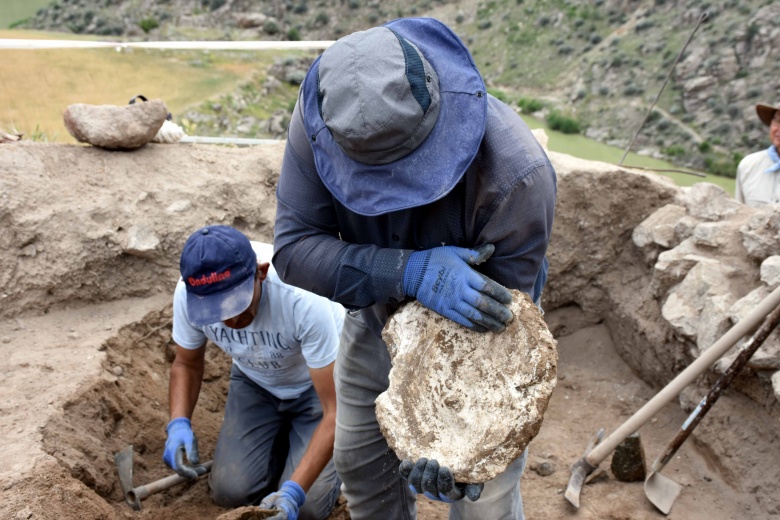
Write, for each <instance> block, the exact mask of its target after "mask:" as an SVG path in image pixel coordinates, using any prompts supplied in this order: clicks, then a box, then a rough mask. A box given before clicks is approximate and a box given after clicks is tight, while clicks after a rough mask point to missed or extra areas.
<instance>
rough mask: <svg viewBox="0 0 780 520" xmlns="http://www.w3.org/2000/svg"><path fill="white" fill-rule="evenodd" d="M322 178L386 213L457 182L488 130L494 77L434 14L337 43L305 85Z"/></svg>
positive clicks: (360, 207)
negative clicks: (489, 86) (488, 88)
mask: <svg viewBox="0 0 780 520" xmlns="http://www.w3.org/2000/svg"><path fill="white" fill-rule="evenodd" d="M302 100H303V114H304V125H305V127H306V133H307V135H308V136H309V141H310V144H311V147H312V151H313V153H314V161H315V164H316V166H317V172H318V173H319V176H320V178H321V179H322V182H323V183H324V184H325V186H326V187H327V188H328V190H329V191H330V192H331V194H332V195H333V196H334V197H335V198H336V199H337V200H338V201H339V202H341V203H342V204H343V205H344V206H346V207H347V208H348V209H349V210H351V211H353V212H355V213H358V214H360V215H365V216H374V215H381V214H384V213H389V212H392V211H399V210H403V209H408V208H413V207H417V206H422V205H424V204H429V203H431V202H434V201H436V200H438V199H440V198H442V197H444V196H445V195H446V194H447V193H449V192H450V191H451V190H452V188H454V187H455V185H456V184H457V182H458V181H459V180H460V178H461V177H462V176H463V173H464V172H465V171H466V168H468V166H469V165H470V164H471V162H472V161H473V160H474V157H475V155H476V154H477V151H478V150H479V146H480V143H481V142H482V137H483V135H484V133H485V120H486V118H487V96H486V94H485V83H484V81H483V80H482V76H481V75H480V74H479V71H478V70H477V67H476V65H475V64H474V60H473V59H472V57H471V54H469V52H468V50H467V49H466V47H465V46H464V45H463V42H461V40H460V39H459V38H458V36H457V35H456V34H455V33H454V32H453V31H452V30H451V29H450V28H448V27H447V26H446V25H444V24H443V23H441V22H439V21H438V20H435V19H433V18H403V19H400V20H394V21H392V22H388V23H386V24H385V25H383V26H381V27H375V28H373V29H369V30H367V31H361V32H356V33H353V34H350V35H349V36H345V37H344V38H341V39H340V40H338V41H337V42H336V43H334V44H333V45H332V46H330V47H329V48H328V49H327V50H326V51H325V52H324V53H323V54H322V55H321V56H320V57H319V58H317V60H316V61H315V62H314V63H313V64H312V66H311V68H310V69H309V71H308V73H307V75H306V79H305V80H304V82H303V87H302Z"/></svg>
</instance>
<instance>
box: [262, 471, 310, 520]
mask: <svg viewBox="0 0 780 520" xmlns="http://www.w3.org/2000/svg"><path fill="white" fill-rule="evenodd" d="M305 501H306V493H305V492H304V491H303V488H302V487H301V486H299V485H298V483H297V482H293V481H292V480H288V481H286V482H285V483H284V484H282V487H280V488H279V491H276V492H275V493H271V494H270V495H268V496H267V497H265V498H264V499H263V500H262V501H261V502H260V507H262V508H265V509H278V510H279V513H278V514H276V515H274V516H272V517H271V518H269V519H268V520H298V510H299V509H300V507H301V506H302V505H303V503H304V502H305Z"/></svg>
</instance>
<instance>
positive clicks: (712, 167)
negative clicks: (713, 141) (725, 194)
mask: <svg viewBox="0 0 780 520" xmlns="http://www.w3.org/2000/svg"><path fill="white" fill-rule="evenodd" d="M741 160H742V155H741V154H737V153H735V154H734V155H732V156H730V157H729V156H723V155H715V156H712V155H708V156H707V157H705V158H704V168H705V169H706V170H707V171H708V172H709V173H711V174H713V175H720V176H721V177H729V178H732V179H733V178H734V177H736V176H737V166H738V165H739V161H741Z"/></svg>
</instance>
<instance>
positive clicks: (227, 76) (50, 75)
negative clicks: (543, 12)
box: [0, 31, 278, 142]
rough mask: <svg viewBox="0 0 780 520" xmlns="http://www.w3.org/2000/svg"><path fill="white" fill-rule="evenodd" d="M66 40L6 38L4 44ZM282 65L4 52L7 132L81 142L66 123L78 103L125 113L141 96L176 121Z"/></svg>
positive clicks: (266, 55) (146, 54)
mask: <svg viewBox="0 0 780 520" xmlns="http://www.w3.org/2000/svg"><path fill="white" fill-rule="evenodd" d="M44 36H47V37H49V38H51V37H55V38H60V35H59V34H57V35H56V36H54V35H52V34H48V35H46V33H31V32H28V31H0V38H18V37H32V38H42V37H44ZM275 57H278V53H276V55H274V53H273V52H272V51H266V52H253V53H247V52H243V53H237V52H228V51H223V52H211V53H209V52H203V51H158V50H148V51H147V50H134V51H131V52H122V53H118V52H116V51H114V50H112V49H63V50H0V127H4V128H15V129H16V130H18V131H20V132H24V133H25V135H26V136H27V137H28V138H29V137H30V136H31V135H32V134H33V132H35V130H36V128H37V129H38V132H39V133H43V134H45V135H47V136H48V138H49V140H54V136H56V140H57V141H60V142H74V140H73V138H72V137H71V136H70V134H68V132H67V130H66V129H65V126H64V124H63V121H62V113H63V111H64V110H65V109H66V108H67V107H68V105H70V104H72V103H89V104H95V105H100V104H111V105H124V104H126V103H127V102H128V100H129V99H130V98H131V97H133V96H135V95H137V94H144V95H145V96H146V97H147V98H149V99H153V98H159V99H162V100H163V101H164V102H165V104H166V106H167V107H168V110H169V111H170V112H172V113H173V115H174V120H176V115H177V114H181V113H183V112H184V111H185V110H186V109H187V108H189V107H191V106H196V105H198V104H200V103H201V102H202V101H203V100H205V99H208V98H213V97H216V96H219V95H220V94H223V93H225V92H229V91H231V90H233V89H235V88H236V87H237V86H238V85H240V84H241V83H243V82H244V81H246V80H247V79H248V78H250V77H251V76H252V75H253V74H255V73H256V72H257V71H263V72H264V71H265V70H266V69H267V68H268V67H269V66H270V65H271V64H272V63H273V61H274V59H275Z"/></svg>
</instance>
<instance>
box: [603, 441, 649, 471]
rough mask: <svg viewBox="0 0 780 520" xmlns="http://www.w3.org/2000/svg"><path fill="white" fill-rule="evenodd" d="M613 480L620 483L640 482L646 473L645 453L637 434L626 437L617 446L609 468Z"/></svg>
mask: <svg viewBox="0 0 780 520" xmlns="http://www.w3.org/2000/svg"><path fill="white" fill-rule="evenodd" d="M610 469H611V470H612V473H613V474H614V475H615V478H616V479H618V480H619V481H621V482H642V481H644V480H645V475H646V473H647V469H646V464H645V451H644V449H642V440H641V439H640V438H639V434H638V433H634V434H632V435H629V436H628V437H626V438H625V439H624V440H623V442H621V443H620V444H618V445H617V447H616V448H615V453H614V454H613V455H612V464H611V466H610Z"/></svg>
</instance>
